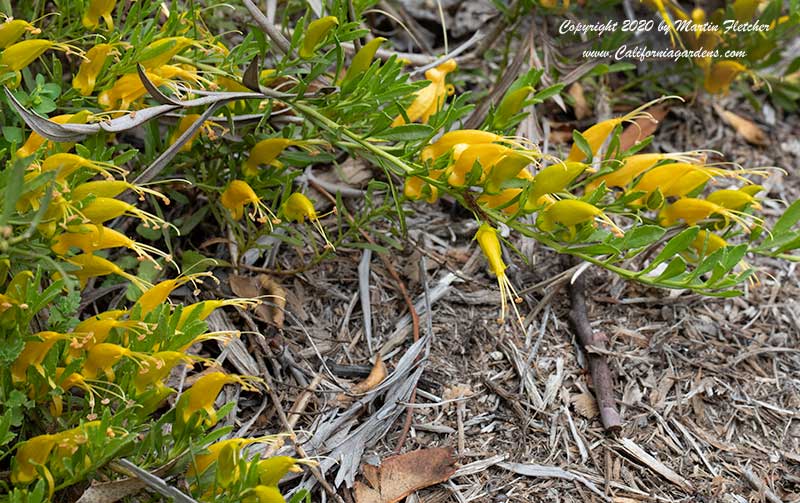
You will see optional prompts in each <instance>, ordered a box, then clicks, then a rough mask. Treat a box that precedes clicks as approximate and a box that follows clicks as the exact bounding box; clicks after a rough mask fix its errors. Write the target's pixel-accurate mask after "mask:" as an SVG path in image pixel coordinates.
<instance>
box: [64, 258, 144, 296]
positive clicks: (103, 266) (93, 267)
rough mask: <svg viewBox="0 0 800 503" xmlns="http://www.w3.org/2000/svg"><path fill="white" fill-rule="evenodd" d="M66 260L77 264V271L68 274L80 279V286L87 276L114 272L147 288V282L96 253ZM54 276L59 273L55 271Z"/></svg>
mask: <svg viewBox="0 0 800 503" xmlns="http://www.w3.org/2000/svg"><path fill="white" fill-rule="evenodd" d="M67 262H69V263H70V264H72V265H74V266H77V267H78V268H79V269H78V270H77V271H72V272H71V273H70V274H72V275H74V276H75V277H77V278H78V280H79V281H80V285H81V288H83V287H85V286H86V282H87V281H88V280H89V278H96V277H98V276H108V275H109V274H116V275H117V276H122V277H123V278H125V279H127V280H128V281H130V282H131V283H133V284H134V285H136V287H137V288H139V289H140V290H145V289H147V288H148V286H149V284H148V283H147V282H146V281H144V280H142V279H141V278H139V277H138V276H136V275H134V274H130V273H127V272H125V271H123V270H122V269H121V268H120V267H119V266H118V265H117V264H115V263H113V262H110V261H108V260H106V259H104V258H102V257H98V256H96V255H92V254H88V253H82V254H80V255H75V256H74V257H70V258H69V259H67ZM55 276H56V277H60V274H58V273H56V275H55Z"/></svg>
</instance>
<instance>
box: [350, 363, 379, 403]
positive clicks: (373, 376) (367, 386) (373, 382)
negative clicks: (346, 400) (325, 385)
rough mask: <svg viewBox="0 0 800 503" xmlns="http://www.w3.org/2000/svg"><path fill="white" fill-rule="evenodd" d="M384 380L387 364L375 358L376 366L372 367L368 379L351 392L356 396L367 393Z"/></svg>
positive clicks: (351, 389) (354, 387)
mask: <svg viewBox="0 0 800 503" xmlns="http://www.w3.org/2000/svg"><path fill="white" fill-rule="evenodd" d="M384 379H386V364H385V363H383V360H381V358H380V356H378V357H377V358H375V365H373V366H372V370H371V371H370V373H369V375H368V376H367V378H366V379H364V380H363V381H361V382H360V383H358V384H356V385H355V386H353V387H352V388H350V392H351V393H356V394H361V393H366V392H367V391H369V390H371V389H372V388H374V387H375V386H377V385H379V384H380V383H382V382H383V380H384Z"/></svg>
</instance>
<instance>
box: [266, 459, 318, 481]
mask: <svg viewBox="0 0 800 503" xmlns="http://www.w3.org/2000/svg"><path fill="white" fill-rule="evenodd" d="M316 464H317V463H315V462H314V461H311V460H309V459H296V458H292V457H289V456H272V457H270V458H267V459H262V460H261V461H259V462H258V470H257V471H258V479H259V482H260V483H261V485H262V486H268V487H278V483H280V481H281V479H282V478H283V477H284V476H285V475H286V474H287V473H289V472H292V473H301V472H302V471H303V470H302V468H300V466H298V465H308V466H314V465H316Z"/></svg>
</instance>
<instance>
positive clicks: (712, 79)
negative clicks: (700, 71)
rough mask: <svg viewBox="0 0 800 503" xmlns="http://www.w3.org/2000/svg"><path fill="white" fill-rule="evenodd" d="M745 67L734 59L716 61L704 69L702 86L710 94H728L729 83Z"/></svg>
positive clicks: (744, 69)
mask: <svg viewBox="0 0 800 503" xmlns="http://www.w3.org/2000/svg"><path fill="white" fill-rule="evenodd" d="M743 72H747V67H746V66H744V65H742V64H741V63H738V62H736V61H731V60H725V61H717V62H716V63H714V64H713V65H711V66H710V67H709V68H708V69H707V70H706V77H705V80H704V81H703V87H705V89H706V91H708V92H709V93H711V94H728V91H730V89H731V84H732V83H733V81H734V79H736V77H737V76H739V74H740V73H743Z"/></svg>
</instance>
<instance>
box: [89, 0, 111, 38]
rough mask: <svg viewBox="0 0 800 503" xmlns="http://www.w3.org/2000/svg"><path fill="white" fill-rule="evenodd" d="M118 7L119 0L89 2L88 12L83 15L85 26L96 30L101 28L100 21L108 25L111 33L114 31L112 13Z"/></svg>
mask: <svg viewBox="0 0 800 503" xmlns="http://www.w3.org/2000/svg"><path fill="white" fill-rule="evenodd" d="M116 5H117V0H89V4H88V5H87V6H86V11H84V13H83V18H82V22H83V26H85V27H86V28H89V29H90V30H94V29H95V28H97V27H98V26H100V19H102V20H103V21H104V22H105V23H106V28H108V30H109V31H111V30H113V29H114V19H113V18H112V17H111V12H112V11H113V10H114V7H115V6H116Z"/></svg>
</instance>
